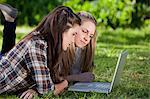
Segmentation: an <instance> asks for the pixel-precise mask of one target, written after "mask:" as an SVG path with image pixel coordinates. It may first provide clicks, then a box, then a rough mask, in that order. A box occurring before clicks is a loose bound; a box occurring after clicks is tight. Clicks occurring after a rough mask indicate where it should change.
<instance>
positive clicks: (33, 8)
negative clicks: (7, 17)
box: [0, 0, 63, 26]
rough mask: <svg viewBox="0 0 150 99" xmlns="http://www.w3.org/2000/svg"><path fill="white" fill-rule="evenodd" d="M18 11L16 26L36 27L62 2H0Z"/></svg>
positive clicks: (52, 0) (10, 0) (17, 0)
mask: <svg viewBox="0 0 150 99" xmlns="http://www.w3.org/2000/svg"><path fill="white" fill-rule="evenodd" d="M0 2H1V3H8V4H10V5H12V6H13V7H15V8H17V9H18V10H19V15H18V24H19V25H22V24H28V25H30V26H32V25H35V24H36V25H37V24H38V23H39V21H41V19H42V18H43V17H44V16H45V15H47V14H48V13H49V12H50V11H51V10H52V9H53V8H54V7H56V6H58V5H61V4H62V2H63V0H1V1H0Z"/></svg>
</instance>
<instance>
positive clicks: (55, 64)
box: [25, 6, 81, 83]
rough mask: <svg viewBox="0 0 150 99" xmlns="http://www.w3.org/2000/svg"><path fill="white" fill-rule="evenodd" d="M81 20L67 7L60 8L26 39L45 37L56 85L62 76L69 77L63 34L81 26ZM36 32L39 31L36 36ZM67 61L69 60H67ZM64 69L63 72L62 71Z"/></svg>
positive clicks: (49, 63) (49, 15) (48, 16)
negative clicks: (63, 48) (63, 46)
mask: <svg viewBox="0 0 150 99" xmlns="http://www.w3.org/2000/svg"><path fill="white" fill-rule="evenodd" d="M80 22H81V20H80V18H79V17H78V16H77V15H76V14H75V13H74V12H73V11H72V10H71V9H70V8H69V7H66V6H58V7H56V8H55V9H54V10H53V11H52V12H50V13H49V14H48V15H47V16H45V17H44V18H43V20H42V21H41V22H40V23H39V25H38V26H37V27H36V28H35V30H33V31H32V32H31V33H30V34H29V35H27V36H26V37H25V39H30V38H32V37H33V36H36V37H44V39H45V40H46V42H47V45H48V48H47V59H48V60H47V61H48V62H47V65H48V68H49V69H50V73H51V77H52V80H53V82H54V83H57V82H59V81H60V78H59V77H60V74H64V75H67V74H68V73H67V72H68V67H69V66H68V65H69V64H67V63H66V64H64V62H62V61H63V60H62V59H63V57H65V52H64V51H63V50H62V39H63V38H62V34H63V33H64V32H65V31H67V30H68V29H69V28H71V27H73V26H74V25H75V24H79V25H80ZM34 31H39V33H38V34H35V33H34ZM65 61H67V60H65ZM62 69H63V70H62Z"/></svg>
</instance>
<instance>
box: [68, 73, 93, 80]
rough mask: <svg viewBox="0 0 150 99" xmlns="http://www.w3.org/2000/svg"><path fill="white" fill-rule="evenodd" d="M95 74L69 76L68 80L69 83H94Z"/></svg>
mask: <svg viewBox="0 0 150 99" xmlns="http://www.w3.org/2000/svg"><path fill="white" fill-rule="evenodd" d="M94 78H95V77H94V74H92V73H91V72H85V73H80V74H73V75H68V76H67V77H66V80H67V81H68V82H73V81H79V82H92V81H93V80H94Z"/></svg>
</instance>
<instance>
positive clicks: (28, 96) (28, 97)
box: [20, 89, 38, 99]
mask: <svg viewBox="0 0 150 99" xmlns="http://www.w3.org/2000/svg"><path fill="white" fill-rule="evenodd" d="M37 95H38V94H37V92H36V91H35V90H33V89H28V90H27V91H25V92H23V93H22V95H21V96H20V98H21V99H32V98H33V97H34V96H37Z"/></svg>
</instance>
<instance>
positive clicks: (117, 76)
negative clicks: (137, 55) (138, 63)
mask: <svg viewBox="0 0 150 99" xmlns="http://www.w3.org/2000/svg"><path fill="white" fill-rule="evenodd" d="M127 55H128V51H122V52H121V53H120V54H119V57H118V61H117V64H116V69H115V73H114V76H113V79H112V82H111V86H110V90H109V92H111V90H112V88H114V87H115V86H116V85H118V84H119V80H120V76H121V73H122V70H123V66H124V64H125V60H126V57H127Z"/></svg>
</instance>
